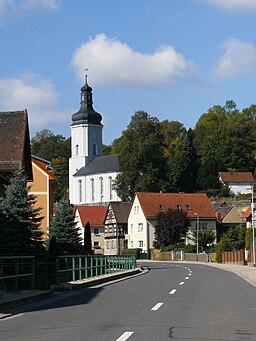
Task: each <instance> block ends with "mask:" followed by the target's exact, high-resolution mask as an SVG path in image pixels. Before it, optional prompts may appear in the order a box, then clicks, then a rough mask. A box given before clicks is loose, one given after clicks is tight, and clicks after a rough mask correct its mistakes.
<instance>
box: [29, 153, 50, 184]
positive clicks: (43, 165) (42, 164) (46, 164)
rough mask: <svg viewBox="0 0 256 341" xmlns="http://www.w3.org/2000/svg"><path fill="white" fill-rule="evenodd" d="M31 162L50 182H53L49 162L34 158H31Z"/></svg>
mask: <svg viewBox="0 0 256 341" xmlns="http://www.w3.org/2000/svg"><path fill="white" fill-rule="evenodd" d="M32 161H33V163H34V164H35V165H37V166H38V167H39V168H40V169H42V170H43V171H44V172H45V173H46V174H47V175H49V179H50V180H55V177H54V175H53V174H52V171H50V169H49V167H50V161H47V160H43V159H39V158H37V157H35V156H32Z"/></svg>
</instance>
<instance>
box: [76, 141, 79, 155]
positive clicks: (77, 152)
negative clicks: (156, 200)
mask: <svg viewBox="0 0 256 341" xmlns="http://www.w3.org/2000/svg"><path fill="white" fill-rule="evenodd" d="M78 154H79V145H78V144H77V145H76V156H77V155H78Z"/></svg>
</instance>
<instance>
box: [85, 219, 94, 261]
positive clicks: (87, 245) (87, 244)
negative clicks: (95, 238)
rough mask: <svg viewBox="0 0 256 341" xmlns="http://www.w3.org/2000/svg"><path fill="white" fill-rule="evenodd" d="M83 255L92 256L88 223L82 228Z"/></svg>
mask: <svg viewBox="0 0 256 341" xmlns="http://www.w3.org/2000/svg"><path fill="white" fill-rule="evenodd" d="M84 253H85V254H87V255H91V254H92V236H91V226H90V223H89V222H88V223H87V224H86V225H85V227H84Z"/></svg>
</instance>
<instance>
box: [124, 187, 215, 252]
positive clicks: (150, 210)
mask: <svg viewBox="0 0 256 341" xmlns="http://www.w3.org/2000/svg"><path fill="white" fill-rule="evenodd" d="M168 209H179V210H183V211H184V212H186V214H187V216H188V218H189V219H190V223H191V227H190V230H193V229H194V230H196V228H197V227H198V229H200V230H206V229H209V230H213V231H215V233H216V215H215V213H214V211H213V209H212V207H211V204H210V201H209V199H208V197H207V195H206V194H198V193H194V194H184V193H141V192H137V193H135V197H134V200H133V203H132V207H131V210H130V214H129V217H128V236H127V238H128V248H129V249H134V248H141V249H142V252H143V253H146V254H148V253H149V250H150V249H152V248H153V242H154V240H155V225H156V216H157V214H158V213H160V212H166V211H167V210H168ZM186 243H187V244H188V243H189V240H188V239H187V240H186Z"/></svg>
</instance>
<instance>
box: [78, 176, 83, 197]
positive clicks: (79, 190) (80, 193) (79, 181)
mask: <svg viewBox="0 0 256 341" xmlns="http://www.w3.org/2000/svg"><path fill="white" fill-rule="evenodd" d="M78 193H79V202H82V180H78Z"/></svg>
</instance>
